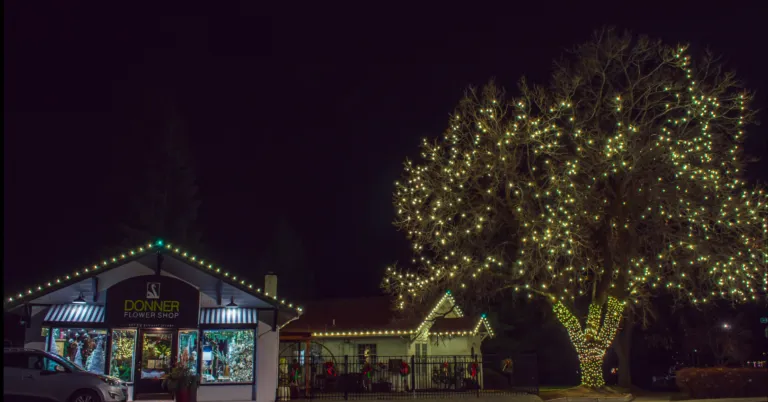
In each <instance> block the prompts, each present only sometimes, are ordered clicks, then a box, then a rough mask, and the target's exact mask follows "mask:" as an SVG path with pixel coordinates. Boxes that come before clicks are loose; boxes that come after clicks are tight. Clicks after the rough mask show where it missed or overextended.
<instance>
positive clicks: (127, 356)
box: [109, 329, 136, 382]
mask: <svg viewBox="0 0 768 402" xmlns="http://www.w3.org/2000/svg"><path fill="white" fill-rule="evenodd" d="M135 350H136V330H135V329H116V330H113V331H112V358H111V360H110V361H109V371H110V372H109V374H110V375H111V376H113V377H117V378H119V379H121V380H123V381H126V382H133V368H134V364H135V361H134V356H135V355H136V354H135V353H134V352H135Z"/></svg>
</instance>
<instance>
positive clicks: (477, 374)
mask: <svg viewBox="0 0 768 402" xmlns="http://www.w3.org/2000/svg"><path fill="white" fill-rule="evenodd" d="M473 360H474V362H473V364H475V365H477V370H476V371H475V389H476V390H477V397H478V398H479V397H480V384H481V383H482V375H483V366H482V365H481V364H480V363H478V361H477V355H475V356H473Z"/></svg>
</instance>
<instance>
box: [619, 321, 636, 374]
mask: <svg viewBox="0 0 768 402" xmlns="http://www.w3.org/2000/svg"><path fill="white" fill-rule="evenodd" d="M634 324H635V322H634V317H633V316H632V314H629V316H628V317H627V318H626V321H625V325H624V330H623V331H621V333H620V334H619V335H618V337H617V338H618V339H617V340H616V344H615V348H616V357H618V359H619V386H620V387H624V388H631V387H632V372H631V364H630V362H631V356H632V354H631V353H632V333H633V332H634V327H635V325H634Z"/></svg>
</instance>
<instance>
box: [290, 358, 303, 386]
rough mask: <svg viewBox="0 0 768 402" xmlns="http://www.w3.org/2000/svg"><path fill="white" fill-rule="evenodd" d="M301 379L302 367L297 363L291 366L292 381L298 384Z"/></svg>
mask: <svg viewBox="0 0 768 402" xmlns="http://www.w3.org/2000/svg"><path fill="white" fill-rule="evenodd" d="M299 377H301V365H300V364H299V363H298V362H296V363H293V364H291V379H292V380H293V382H295V383H298V382H299Z"/></svg>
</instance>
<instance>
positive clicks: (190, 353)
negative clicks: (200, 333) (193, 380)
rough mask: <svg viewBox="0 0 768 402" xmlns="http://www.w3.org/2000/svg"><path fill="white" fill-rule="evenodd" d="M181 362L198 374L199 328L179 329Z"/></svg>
mask: <svg viewBox="0 0 768 402" xmlns="http://www.w3.org/2000/svg"><path fill="white" fill-rule="evenodd" d="M209 360H210V359H209ZM179 362H180V363H182V364H184V365H186V366H187V367H188V368H189V369H190V370H191V371H192V373H194V374H197V330H181V331H179Z"/></svg>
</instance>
